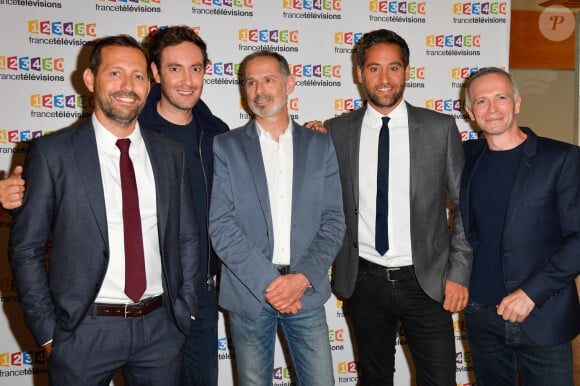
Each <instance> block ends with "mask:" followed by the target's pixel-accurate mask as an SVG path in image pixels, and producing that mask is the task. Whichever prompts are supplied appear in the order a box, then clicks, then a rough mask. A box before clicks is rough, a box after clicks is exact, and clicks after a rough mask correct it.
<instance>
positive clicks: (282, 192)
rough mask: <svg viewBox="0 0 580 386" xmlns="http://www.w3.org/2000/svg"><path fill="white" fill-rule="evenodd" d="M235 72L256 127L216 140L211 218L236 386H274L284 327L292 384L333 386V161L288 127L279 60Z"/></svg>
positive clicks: (304, 133)
mask: <svg viewBox="0 0 580 386" xmlns="http://www.w3.org/2000/svg"><path fill="white" fill-rule="evenodd" d="M241 68H242V70H241V71H242V77H243V79H242V80H243V90H244V93H245V97H246V102H247V104H248V106H249V107H250V109H251V110H252V112H253V113H254V114H255V120H253V121H252V122H251V123H250V124H249V125H247V126H244V127H241V128H238V129H235V130H232V131H230V132H228V133H225V134H222V135H219V136H218V137H216V138H215V140H214V155H215V163H214V182H213V184H214V185H213V192H212V201H211V206H210V218H209V221H210V224H209V230H210V235H211V238H212V242H213V245H214V248H215V250H216V252H217V254H218V255H219V256H220V258H221V259H222V262H223V266H222V276H221V283H220V292H219V303H220V305H221V306H222V307H223V308H225V309H226V310H228V311H229V318H230V329H231V333H232V339H233V344H234V349H235V354H236V365H237V377H238V380H239V383H240V385H242V386H246V385H247V386H261V385H264V386H265V385H271V384H272V376H273V374H272V371H273V365H274V347H275V337H276V329H277V326H278V325H280V327H281V329H282V332H283V334H284V338H285V340H286V342H287V344H288V349H289V351H290V354H291V358H292V360H293V363H294V369H295V370H296V377H297V384H299V385H309V386H311V385H320V386H327V385H331V384H333V383H334V382H333V369H332V358H331V352H330V343H329V339H328V326H327V324H326V315H325V310H324V303H325V302H326V300H328V298H329V297H330V283H329V279H328V270H329V268H330V265H331V264H332V262H333V261H334V258H335V256H336V252H337V251H338V249H339V248H340V245H341V244H342V239H343V236H344V229H345V225H344V215H343V212H342V197H341V189H340V179H339V173H338V164H337V160H336V154H335V151H334V147H333V145H332V141H331V140H330V138H329V137H328V136H325V135H322V134H320V133H317V132H315V131H312V130H309V129H307V128H305V127H302V126H300V125H298V124H296V123H295V122H293V121H291V120H290V117H289V115H288V108H287V105H286V102H287V97H288V95H289V94H290V93H291V92H292V91H293V90H294V85H295V79H294V77H293V76H292V75H291V74H290V72H289V68H288V62H287V61H286V59H284V57H282V56H281V55H279V54H277V53H274V52H269V51H261V52H257V53H254V54H252V55H249V56H248V57H246V58H245V59H244V60H243V62H242V65H241Z"/></svg>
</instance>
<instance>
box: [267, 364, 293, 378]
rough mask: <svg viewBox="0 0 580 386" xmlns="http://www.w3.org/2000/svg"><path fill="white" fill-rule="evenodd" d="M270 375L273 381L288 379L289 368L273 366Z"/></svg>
mask: <svg viewBox="0 0 580 386" xmlns="http://www.w3.org/2000/svg"><path fill="white" fill-rule="evenodd" d="M272 377H273V379H274V380H275V381H280V380H282V379H287V380H290V378H291V376H290V369H289V368H288V367H282V366H279V367H275V368H274V372H273V373H272Z"/></svg>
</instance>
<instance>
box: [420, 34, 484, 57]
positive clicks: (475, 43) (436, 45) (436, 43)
mask: <svg viewBox="0 0 580 386" xmlns="http://www.w3.org/2000/svg"><path fill="white" fill-rule="evenodd" d="M425 45H426V46H427V49H426V50H425V54H426V55H427V56H479V55H480V54H481V52H480V51H479V50H480V48H481V35H471V34H465V35H463V34H438V35H427V36H426V37H425Z"/></svg>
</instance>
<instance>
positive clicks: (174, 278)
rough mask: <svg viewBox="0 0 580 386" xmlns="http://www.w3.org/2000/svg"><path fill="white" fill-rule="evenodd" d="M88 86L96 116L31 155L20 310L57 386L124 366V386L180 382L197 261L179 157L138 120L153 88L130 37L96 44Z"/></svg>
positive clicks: (97, 379) (19, 265) (15, 237)
mask: <svg viewBox="0 0 580 386" xmlns="http://www.w3.org/2000/svg"><path fill="white" fill-rule="evenodd" d="M83 80H84V82H85V85H86V86H87V88H88V89H89V91H91V92H94V95H95V112H94V114H93V115H92V117H91V119H89V120H88V121H85V122H83V123H81V124H79V125H75V126H73V127H71V128H69V129H65V130H62V131H60V132H57V133H54V134H51V135H49V136H44V137H41V138H38V139H36V140H34V141H33V142H32V143H31V145H30V148H29V151H28V155H27V159H26V167H25V173H24V178H25V179H26V183H27V187H28V188H29V189H27V190H26V193H25V194H24V199H23V205H22V206H21V207H20V208H17V209H15V210H14V211H13V223H12V232H11V237H10V263H11V265H12V269H13V273H14V280H15V282H16V287H17V290H18V293H19V296H20V303H21V306H22V310H23V311H24V315H25V318H26V322H27V324H28V327H29V328H30V330H31V332H32V335H33V336H34V338H35V340H36V341H37V343H38V344H40V345H42V346H43V348H44V349H45V351H46V353H47V355H49V365H48V369H49V378H50V383H51V384H52V385H59V386H62V385H71V386H78V385H87V386H92V385H94V386H97V385H108V384H109V382H110V381H111V379H112V377H113V374H114V372H115V371H116V370H117V369H119V368H121V369H122V371H123V375H124V378H125V383H126V384H127V385H177V384H179V375H180V369H181V357H182V353H183V344H184V342H185V334H187V333H188V331H189V328H190V326H191V317H192V315H194V313H195V309H196V298H195V290H194V288H195V283H196V281H195V280H196V278H197V274H198V264H199V244H198V242H199V231H198V227H197V224H196V223H195V220H194V219H195V216H194V213H193V203H192V197H191V190H190V182H189V176H188V172H187V163H186V159H185V156H184V153H183V149H182V147H181V146H180V145H179V144H177V143H175V142H173V141H171V140H169V139H167V138H165V137H163V136H161V135H158V134H156V133H154V132H153V131H150V130H147V129H145V128H143V127H140V126H139V124H138V123H137V116H138V115H139V112H140V111H141V109H142V108H143V105H144V104H145V100H146V97H147V93H148V91H149V79H148V76H147V59H146V56H145V54H144V52H143V51H142V49H141V47H140V46H139V44H138V43H137V42H136V41H135V39H133V38H132V37H129V36H126V35H119V36H112V37H108V38H104V39H101V40H98V41H97V43H96V45H95V48H94V50H93V53H92V56H91V59H90V65H89V68H88V69H86V70H85V71H84V73H83ZM126 147H128V149H127V148H126ZM105 197H106V200H105ZM49 239H52V244H51V245H52V250H51V255H50V263H49V267H48V272H47V270H46V267H45V246H46V245H47V242H48V241H49Z"/></svg>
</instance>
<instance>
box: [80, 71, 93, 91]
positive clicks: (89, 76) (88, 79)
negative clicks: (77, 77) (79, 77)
mask: <svg viewBox="0 0 580 386" xmlns="http://www.w3.org/2000/svg"><path fill="white" fill-rule="evenodd" d="M83 81H84V82H85V86H87V88H88V89H89V91H90V92H95V74H93V71H92V70H91V69H90V68H86V69H85V72H83Z"/></svg>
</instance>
